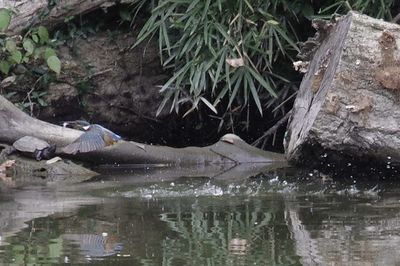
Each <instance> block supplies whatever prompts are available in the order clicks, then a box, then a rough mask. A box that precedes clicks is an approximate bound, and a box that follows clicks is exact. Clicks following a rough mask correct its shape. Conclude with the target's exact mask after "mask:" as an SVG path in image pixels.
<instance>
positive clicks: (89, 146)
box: [62, 120, 122, 154]
mask: <svg viewBox="0 0 400 266" xmlns="http://www.w3.org/2000/svg"><path fill="white" fill-rule="evenodd" d="M63 126H64V127H72V128H75V129H80V130H84V131H85V133H83V134H82V135H81V136H80V137H79V138H77V139H76V140H75V141H74V142H72V143H71V144H68V145H67V146H65V147H64V148H62V151H63V152H64V153H67V154H76V153H78V152H79V153H83V152H90V151H96V150H100V149H102V148H104V147H107V146H110V145H113V144H115V143H116V142H118V141H119V140H121V139H122V138H121V136H119V135H117V134H115V133H114V132H112V131H110V130H108V129H107V128H104V127H102V126H100V125H97V124H89V123H88V122H86V121H84V120H76V121H68V122H64V123H63Z"/></svg>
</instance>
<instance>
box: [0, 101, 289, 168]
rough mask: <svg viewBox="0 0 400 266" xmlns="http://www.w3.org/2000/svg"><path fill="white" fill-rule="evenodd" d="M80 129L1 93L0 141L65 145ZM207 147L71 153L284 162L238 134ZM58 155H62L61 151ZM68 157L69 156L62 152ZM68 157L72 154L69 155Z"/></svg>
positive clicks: (123, 144)
mask: <svg viewBox="0 0 400 266" xmlns="http://www.w3.org/2000/svg"><path fill="white" fill-rule="evenodd" d="M82 133H83V132H81V131H78V130H74V129H69V128H63V127H61V126H57V125H53V124H49V123H46V122H43V121H40V120H38V119H35V118H33V117H30V116H28V115H27V114H25V113H24V112H22V111H21V110H19V109H18V108H17V107H15V106H14V105H13V104H12V103H10V102H9V101H7V100H6V99H5V98H4V97H2V96H0V142H6V143H9V144H11V143H13V142H14V141H15V140H17V139H19V138H21V137H23V136H34V137H37V138H40V139H43V140H46V141H48V142H49V143H52V144H56V145H57V147H62V146H65V145H67V144H69V143H71V142H73V141H74V140H75V139H77V138H78V137H79V136H80V135H81V134H82ZM225 139H226V140H225V141H219V142H217V143H215V144H214V145H211V146H207V147H186V148H171V147H166V146H152V145H145V144H141V143H137V142H133V141H119V142H118V143H116V144H114V145H112V146H108V147H105V148H104V149H102V150H98V151H94V152H89V153H81V154H79V153H78V154H76V155H72V157H73V158H76V159H79V160H84V161H90V162H94V163H96V164H161V165H176V166H183V165H207V164H232V165H235V164H241V163H271V162H284V161H285V158H284V156H283V154H279V153H273V152H266V151H263V150H260V149H257V148H255V147H253V146H250V145H248V144H247V143H246V142H244V141H243V140H241V139H240V138H239V137H237V136H233V135H230V136H227V137H225ZM60 154H62V153H61V152H60ZM65 156H68V155H65ZM70 156H71V155H70Z"/></svg>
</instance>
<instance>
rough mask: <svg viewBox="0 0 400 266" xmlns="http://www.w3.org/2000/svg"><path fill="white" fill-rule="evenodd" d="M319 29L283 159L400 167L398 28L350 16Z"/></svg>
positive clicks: (376, 20) (287, 133)
mask: <svg viewBox="0 0 400 266" xmlns="http://www.w3.org/2000/svg"><path fill="white" fill-rule="evenodd" d="M323 30H325V34H321V33H319V34H318V36H319V37H320V36H326V37H325V38H324V39H322V38H319V40H320V41H321V42H320V45H319V47H318V49H316V50H315V54H314V56H313V57H312V60H311V62H310V63H309V67H308V72H307V73H306V75H305V76H304V78H303V81H302V83H301V86H300V89H299V92H298V94H297V98H296V101H295V103H294V107H293V114H292V117H291V119H290V122H289V125H288V128H287V132H286V137H285V151H286V154H287V158H288V160H289V161H291V162H295V163H299V164H302V163H303V164H304V163H305V162H306V161H310V159H311V158H312V159H321V157H326V156H329V155H330V154H331V153H336V154H338V155H339V157H340V156H342V155H347V156H346V157H347V158H348V157H354V158H360V159H361V158H364V159H371V158H372V159H375V160H377V161H381V162H384V161H387V160H388V159H389V160H391V161H392V162H400V127H399V126H400V104H399V101H400V97H399V96H400V94H399V90H400V63H399V62H400V50H399V49H398V47H397V46H398V44H397V42H398V41H397V40H399V39H400V26H399V25H397V24H392V23H388V22H384V21H382V20H378V19H373V18H371V17H368V16H365V15H361V14H358V13H354V12H350V13H349V14H348V15H346V16H344V17H342V18H340V19H338V20H337V21H336V22H335V23H334V25H329V26H328V27H325V28H324V29H323ZM302 63H303V62H302ZM303 65H304V64H303Z"/></svg>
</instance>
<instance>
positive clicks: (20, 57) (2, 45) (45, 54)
mask: <svg viewBox="0 0 400 266" xmlns="http://www.w3.org/2000/svg"><path fill="white" fill-rule="evenodd" d="M8 16H10V19H11V15H10V11H8V10H6V9H1V10H0V29H1V31H5V30H7V27H8V26H9V23H10V19H9V18H8ZM51 46H52V43H51V40H50V37H49V33H48V31H47V29H46V28H45V27H43V26H39V27H37V28H34V29H33V30H30V31H28V32H27V33H26V34H25V35H24V36H23V37H22V36H16V37H5V36H1V37H0V49H1V51H2V53H1V54H0V72H1V73H2V74H4V75H8V74H9V71H10V70H11V69H12V68H13V67H15V66H17V65H18V64H22V63H34V62H35V61H37V60H42V61H43V62H45V63H46V64H47V67H48V68H49V69H50V70H52V71H54V72H55V73H57V74H59V73H60V71H61V62H60V60H59V59H58V57H57V54H56V52H55V51H54V49H52V48H51Z"/></svg>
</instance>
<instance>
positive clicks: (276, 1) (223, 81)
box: [120, 0, 397, 129]
mask: <svg viewBox="0 0 400 266" xmlns="http://www.w3.org/2000/svg"><path fill="white" fill-rule="evenodd" d="M133 6H134V9H133V11H132V10H131V13H130V14H127V12H126V10H122V11H121V12H120V17H121V19H122V20H128V19H132V20H133V19H135V18H136V17H137V15H138V14H140V13H141V14H143V12H140V13H139V10H140V11H143V10H144V9H145V8H146V7H147V10H148V12H149V16H148V18H147V21H146V23H145V24H144V26H143V27H142V29H141V31H140V33H139V35H138V37H137V38H138V39H137V43H136V44H135V46H137V45H138V44H140V43H143V42H147V40H148V39H149V38H152V37H156V38H157V39H158V48H159V52H160V57H161V62H162V64H163V66H164V67H165V69H167V70H170V71H171V72H172V74H171V78H170V79H169V80H168V81H167V82H165V83H164V84H163V86H162V87H161V92H162V93H164V100H163V101H162V103H161V105H160V107H159V110H158V114H159V113H160V112H161V111H162V110H163V109H167V110H169V111H170V112H172V111H174V110H175V111H176V112H180V111H181V110H180V109H182V106H184V111H185V113H184V114H185V115H186V114H188V113H190V112H191V111H193V110H196V109H197V108H198V107H199V105H201V104H202V105H203V106H206V107H208V109H210V110H211V111H212V112H214V113H215V112H217V110H218V115H219V116H218V117H217V116H215V118H217V119H220V121H221V123H220V128H221V127H222V126H223V125H224V124H230V125H225V126H232V129H233V128H234V127H236V126H237V125H239V124H242V125H244V127H245V128H248V126H249V118H250V117H252V114H253V113H252V112H253V110H258V112H259V113H260V114H262V113H263V112H265V111H266V110H268V111H270V112H272V113H273V114H274V115H276V116H277V117H279V116H283V115H285V112H286V111H287V110H288V109H289V108H287V107H285V105H287V104H286V103H291V102H292V101H293V98H294V96H295V93H296V90H297V84H299V76H297V75H295V74H294V72H293V71H292V69H291V66H292V61H294V58H295V55H296V54H297V52H298V47H297V41H298V36H300V39H301V40H302V41H303V40H305V39H306V38H307V37H310V35H312V34H313V31H312V29H311V27H310V25H311V23H310V20H311V19H314V18H326V19H330V18H331V17H332V15H335V14H346V13H347V12H348V11H350V10H355V11H359V12H362V13H365V14H368V15H370V16H373V17H377V18H383V19H387V20H391V19H392V12H394V11H395V10H394V8H395V1H394V0H348V1H334V0H328V1H312V0H309V1H304V0H293V1H287V0H271V1H262V0H237V1H231V0H216V1H211V0H203V1H201V0H179V1H176V0H152V1H147V0H135V1H133ZM395 14H397V13H395ZM244 110H245V111H246V115H242V113H244V112H243V111H244ZM278 112H279V113H278ZM244 116H245V118H244ZM269 117H271V116H269ZM243 120H246V121H243ZM228 121H229V123H227V122H228Z"/></svg>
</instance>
